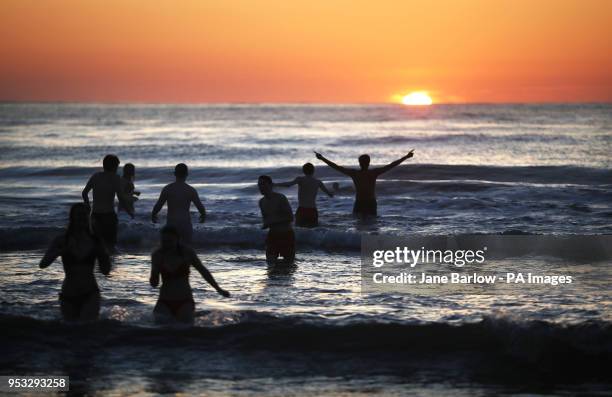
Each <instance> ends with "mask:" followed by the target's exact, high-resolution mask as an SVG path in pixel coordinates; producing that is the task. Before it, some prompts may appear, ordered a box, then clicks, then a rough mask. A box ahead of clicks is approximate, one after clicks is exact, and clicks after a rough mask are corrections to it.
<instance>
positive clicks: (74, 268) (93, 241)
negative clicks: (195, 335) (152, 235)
mask: <svg viewBox="0 0 612 397" xmlns="http://www.w3.org/2000/svg"><path fill="white" fill-rule="evenodd" d="M413 152H414V151H410V152H409V153H408V154H406V155H405V156H403V157H402V158H400V159H397V160H395V161H393V162H392V163H389V164H387V165H385V166H383V167H379V168H370V157H369V156H368V155H367V154H364V155H361V156H360V157H359V166H360V168H359V169H352V168H345V167H342V166H339V165H338V164H336V163H334V162H332V161H330V160H328V159H327V158H325V157H324V156H323V155H322V154H320V153H317V152H315V156H316V158H317V159H319V160H321V161H323V162H324V163H326V164H327V165H328V166H330V167H331V168H333V169H334V170H336V171H338V172H340V173H342V174H344V175H347V176H349V177H351V179H352V180H353V184H354V187H355V202H354V206H353V215H354V216H356V217H358V218H371V217H375V216H376V215H377V201H376V179H377V178H378V176H380V175H381V174H383V173H385V172H387V171H389V170H391V169H393V168H394V167H396V166H398V165H399V164H401V163H402V162H404V161H405V160H407V159H408V158H410V157H412V156H413ZM119 164H120V161H119V158H118V157H117V156H115V155H112V154H109V155H106V156H105V157H104V160H103V162H102V165H103V170H102V171H100V172H96V173H94V174H93V175H92V176H91V177H90V178H89V180H88V182H87V184H86V185H85V188H84V189H83V192H82V198H83V202H82V203H77V204H73V205H72V206H71V208H70V213H69V219H68V226H67V228H66V230H65V232H64V233H62V234H61V235H60V236H57V237H56V238H55V239H54V240H53V241H52V242H51V244H50V245H49V248H48V249H47V251H46V252H45V254H44V256H43V258H42V259H41V261H40V268H46V267H48V266H49V265H51V264H52V263H53V262H54V261H55V260H56V259H57V258H58V257H61V259H62V264H63V268H64V274H65V278H64V281H63V283H62V288H61V293H60V307H61V313H62V316H63V318H64V319H65V320H69V321H75V320H94V319H96V318H97V317H98V315H99V312H100V299H101V298H100V289H99V287H98V284H97V282H96V278H95V274H94V273H95V272H94V270H95V263H96V262H97V263H98V268H99V271H100V273H102V274H104V275H108V274H110V272H111V270H112V258H111V255H112V254H113V253H114V252H115V245H116V243H117V227H118V216H117V213H116V212H115V197H116V198H117V199H118V205H117V208H118V210H119V212H120V214H123V213H125V214H126V215H127V216H129V217H131V218H134V212H135V211H134V203H135V202H136V201H137V200H138V199H139V196H140V192H138V191H136V190H135V186H134V180H135V176H136V167H135V166H134V165H133V164H131V163H127V164H125V165H124V166H123V175H122V176H119V175H118V174H117V171H118V168H119ZM302 171H303V174H304V175H303V176H298V177H296V178H295V179H293V180H291V181H287V182H279V183H274V182H273V181H272V178H271V177H270V176H268V175H261V176H260V177H259V178H258V180H257V186H258V188H259V191H260V193H261V195H262V197H261V199H260V200H259V208H260V210H261V216H262V228H263V229H267V230H268V233H267V236H266V240H265V247H266V249H265V255H266V261H267V263H268V264H269V265H272V266H291V265H293V262H294V260H295V251H296V244H295V234H294V232H293V224H294V223H295V226H297V227H307V228H312V227H316V226H318V224H319V213H318V210H317V206H316V198H317V194H318V191H319V190H322V191H323V192H325V193H326V194H327V195H329V196H330V197H333V196H334V194H333V192H332V191H330V190H328V189H327V187H326V186H325V184H324V183H323V182H322V181H321V180H319V179H317V178H315V176H314V174H315V167H314V165H313V164H311V163H306V164H304V166H303V167H302ZM188 175H189V169H188V167H187V165H186V164H183V163H180V164H177V165H176V167H175V168H174V176H175V181H174V182H172V183H170V184H168V185H166V186H165V187H164V188H163V189H162V191H161V193H160V195H159V199H158V200H157V202H156V203H155V206H154V207H153V210H152V212H151V221H152V222H154V223H157V222H158V214H159V212H160V211H161V209H162V208H163V206H164V205H167V207H168V209H167V215H166V225H165V226H163V227H162V228H161V230H160V243H159V247H158V248H156V249H155V251H154V252H153V254H152V256H151V274H150V280H149V281H150V284H151V286H152V287H154V288H155V287H158V286H159V284H160V277H161V287H160V292H159V298H158V300H157V303H156V305H155V308H154V310H153V313H154V315H155V319H156V321H158V322H174V321H179V322H187V323H188V322H191V321H193V317H194V312H195V301H194V299H193V293H192V290H191V286H190V284H189V274H190V271H191V268H194V269H195V270H196V271H197V272H198V273H200V275H201V276H202V277H203V278H204V280H206V282H208V284H210V285H211V286H212V287H213V288H214V289H215V290H216V291H217V292H218V293H219V294H220V295H222V296H224V297H229V296H230V294H229V292H227V291H226V290H224V289H223V288H221V287H220V286H219V285H218V284H217V282H216V280H215V278H214V277H213V275H212V274H211V273H210V272H209V271H208V269H207V268H206V267H205V266H204V265H203V264H202V262H201V261H200V259H199V258H198V255H197V253H196V252H195V250H194V249H193V248H191V243H192V238H193V226H192V223H191V214H190V208H191V204H193V205H195V207H196V208H197V209H198V211H199V212H200V222H202V223H203V222H205V220H206V208H205V207H204V204H202V201H201V200H200V197H199V195H198V192H197V190H196V189H195V188H194V187H192V186H191V185H189V184H188V183H187V177H188ZM293 185H297V186H298V208H297V211H296V212H295V217H294V213H293V210H292V209H291V204H290V203H289V200H288V199H287V197H286V196H285V195H283V194H281V193H278V192H276V191H275V190H274V188H276V187H291V186H293ZM90 192H91V193H92V197H93V202H92V203H91V205H90V200H89V194H90ZM281 258H282V259H281Z"/></svg>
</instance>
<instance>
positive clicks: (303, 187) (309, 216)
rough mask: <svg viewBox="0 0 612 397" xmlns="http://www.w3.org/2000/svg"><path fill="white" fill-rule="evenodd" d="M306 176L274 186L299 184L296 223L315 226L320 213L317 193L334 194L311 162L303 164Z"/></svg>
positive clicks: (332, 195) (330, 195)
mask: <svg viewBox="0 0 612 397" xmlns="http://www.w3.org/2000/svg"><path fill="white" fill-rule="evenodd" d="M302 172H304V176H298V177H297V178H295V179H294V180H292V181H289V182H280V183H275V184H274V186H275V187H276V186H282V187H289V186H293V185H298V209H297V211H295V225H296V226H302V227H315V226H318V224H319V213H318V211H317V193H318V191H319V189H321V190H323V191H324V192H325V193H327V195H328V196H329V197H334V194H333V193H332V192H330V191H329V190H327V188H326V187H325V184H324V183H323V182H321V181H320V180H319V179H317V178H315V177H314V176H313V175H314V172H315V167H314V165H312V164H311V163H306V164H304V166H302Z"/></svg>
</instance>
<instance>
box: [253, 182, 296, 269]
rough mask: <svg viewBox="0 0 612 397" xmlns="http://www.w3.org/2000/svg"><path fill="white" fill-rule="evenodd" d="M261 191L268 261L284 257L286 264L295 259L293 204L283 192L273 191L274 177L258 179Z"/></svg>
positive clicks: (260, 203)
mask: <svg viewBox="0 0 612 397" xmlns="http://www.w3.org/2000/svg"><path fill="white" fill-rule="evenodd" d="M257 185H258V186H259V191H260V192H261V194H262V195H263V197H262V198H261V200H259V208H260V209H261V216H262V218H263V226H262V228H263V229H268V237H267V238H266V261H267V262H268V263H269V264H271V263H276V262H278V258H279V257H281V256H282V257H283V260H284V262H285V263H286V264H289V263H292V262H293V260H294V259H295V235H294V233H293V228H292V227H291V223H292V222H293V212H292V211H291V205H290V204H289V201H288V200H287V197H285V196H284V195H283V194H280V193H276V192H275V191H273V189H272V187H273V186H274V184H273V183H272V178H270V177H269V176H268V175H262V176H260V177H259V179H258V181H257Z"/></svg>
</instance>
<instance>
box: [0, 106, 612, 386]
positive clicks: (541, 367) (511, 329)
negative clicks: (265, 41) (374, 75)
mask: <svg viewBox="0 0 612 397" xmlns="http://www.w3.org/2000/svg"><path fill="white" fill-rule="evenodd" d="M411 149H415V156H414V158H412V159H410V160H407V161H406V162H405V163H404V164H403V165H401V166H399V167H398V168H396V169H394V170H393V171H391V172H389V173H387V174H385V175H383V176H382V177H380V178H379V182H378V185H377V194H378V208H379V215H380V216H379V219H378V220H377V221H376V222H361V221H358V220H355V219H354V218H352V217H351V216H350V212H351V210H352V203H353V196H354V190H353V186H352V182H351V181H350V179H348V178H347V177H345V176H344V175H342V174H339V173H337V172H335V171H334V170H332V169H330V168H329V167H327V166H325V165H324V164H323V163H321V162H319V161H318V160H316V158H315V157H314V154H313V151H314V150H316V151H318V152H321V153H323V154H324V155H325V156H326V157H328V158H329V159H331V160H333V161H335V162H337V163H338V164H341V165H343V166H352V167H356V166H357V157H358V156H359V155H361V154H363V153H368V154H370V155H371V157H372V164H373V166H378V165H383V164H386V163H388V162H391V161H393V160H395V159H396V158H399V157H401V156H403V155H404V154H406V153H407V152H408V151H409V150H411ZM611 150H612V106H610V105H436V106H431V107H423V108H416V107H414V108H411V107H403V106H396V105H376V106H375V105H344V106H332V105H193V106H179V105H95V104H88V105H84V104H2V105H0V215H1V217H0V324H1V328H2V331H1V332H2V342H1V343H0V346H2V355H0V372H1V374H6V375H11V374H20V375H32V374H57V375H60V374H61V375H69V376H70V377H71V384H72V387H73V389H74V390H77V391H79V392H84V393H92V392H93V391H96V390H98V391H100V390H101V391H104V392H107V393H113V394H134V393H143V394H149V393H150V394H157V393H161V394H164V393H167V394H173V393H179V392H184V393H188V394H211V395H217V394H218V395H225V394H233V395H262V394H264V395H290V394H297V395H320V394H336V395H346V394H356V395H359V394H384V395H389V394H391V395H393V394H397V395H401V394H404V393H406V392H412V393H415V394H420V395H422V394H430V395H445V394H447V395H461V394H465V395H475V394H491V393H518V392H522V391H527V392H531V393H544V394H546V393H552V394H563V393H565V394H574V393H579V392H581V391H585V390H590V392H601V393H602V394H605V392H606V390H608V391H609V388H610V379H609V375H606V368H609V365H610V362H611V351H612V336H611V333H610V329H611V328H610V327H611V322H612V311H611V306H610V305H611V302H612V301H611V299H610V293H609V290H610V289H609V285H610V284H609V282H610V263H607V262H604V263H601V262H597V261H592V262H591V261H586V262H585V261H582V262H580V263H577V262H576V261H573V260H569V259H568V258H563V257H526V258H520V259H518V261H519V262H518V264H517V263H515V266H519V267H520V266H523V265H524V266H526V267H528V268H529V269H532V270H535V271H536V272H539V273H548V272H551V271H552V272H556V273H567V274H572V275H574V276H575V277H576V280H577V282H575V283H573V284H572V285H571V287H565V288H550V289H549V290H547V292H545V293H543V292H542V290H541V289H538V290H537V291H536V290H534V291H531V290H529V289H528V288H525V289H524V290H523V291H522V292H521V293H520V294H514V295H504V296H498V295H492V294H482V295H461V294H448V295H441V296H432V295H431V294H429V295H416V294H401V293H375V294H374V293H373V294H365V293H362V292H361V284H360V281H361V280H360V268H359V266H360V242H361V236H362V235H363V234H366V233H367V234H381V235H385V234H390V235H399V236H414V235H424V236H428V235H459V234H474V233H482V234H510V235H513V234H526V235H529V234H556V235H567V234H609V233H611V232H612V204H611V203H612V156H610V152H611ZM107 153H114V154H116V155H118V156H119V157H120V159H121V162H122V164H125V163H126V162H131V163H134V164H135V165H136V181H135V185H136V189H137V190H139V191H140V192H142V194H141V196H140V200H139V201H138V202H137V203H136V212H137V214H136V219H134V220H130V219H129V218H128V217H123V216H122V217H120V225H119V243H118V249H119V253H118V255H117V256H116V257H115V261H114V268H113V272H112V273H111V276H110V277H107V278H106V277H103V276H101V275H99V277H98V280H99V284H100V288H101V293H102V297H103V302H102V310H101V320H100V321H99V322H96V323H94V324H78V325H74V324H65V323H63V322H61V321H60V316H59V302H58V293H59V290H60V286H61V280H62V279H63V272H62V270H61V264H60V263H59V262H58V263H56V264H54V265H52V266H51V267H50V268H48V269H45V270H40V269H38V266H37V265H38V261H39V260H40V257H41V254H42V250H44V248H45V247H46V245H47V244H48V242H49V240H50V239H51V238H53V237H54V236H56V235H57V234H59V233H61V231H62V230H63V228H64V227H65V225H66V222H67V213H68V208H69V206H70V205H71V204H72V203H75V202H79V201H80V200H81V196H80V194H81V190H82V188H83V187H84V185H85V183H86V182H87V179H88V178H89V176H90V175H91V174H92V173H93V172H95V171H97V170H99V169H100V166H101V160H102V157H103V156H104V155H105V154H107ZM179 162H184V163H187V164H188V165H189V167H190V175H189V179H188V182H189V183H191V184H192V185H193V186H194V187H196V189H197V190H198V191H199V193H200V196H201V198H202V199H203V202H204V204H205V206H206V208H207V213H208V216H207V221H206V223H205V224H198V223H197V219H198V217H197V213H195V212H194V213H193V214H192V215H193V217H192V219H193V222H194V228H195V233H194V246H195V248H196V250H197V251H198V253H199V254H200V257H201V259H202V261H203V262H204V264H205V265H206V266H207V267H208V268H209V269H210V270H211V271H212V272H213V274H214V275H215V277H216V278H217V280H218V282H219V283H220V284H221V285H222V286H223V287H224V288H225V289H227V290H228V291H230V292H231V293H232V297H231V298H229V299H224V298H221V297H220V296H218V295H216V294H215V293H214V291H213V290H212V289H211V288H210V287H208V286H207V285H206V283H205V282H204V281H203V280H201V278H199V276H198V275H197V273H195V274H192V275H191V283H192V286H193V288H194V296H195V299H196V311H197V312H196V321H195V324H194V326H190V327H180V326H159V325H156V324H154V323H153V320H152V316H151V311H152V308H153V305H154V304H155V301H156V298H157V293H158V291H157V290H156V289H153V288H151V287H150V286H149V284H148V275H149V269H150V261H149V260H150V253H151V250H152V249H153V248H154V247H155V245H156V244H157V239H158V230H159V227H160V225H163V220H164V216H165V211H163V212H162V214H161V216H160V221H161V222H160V224H159V225H156V224H152V223H151V222H150V212H151V209H152V207H153V204H154V203H155V200H156V199H157V197H158V195H159V192H160V190H161V188H162V187H163V186H164V185H165V184H167V183H170V182H172V181H173V175H172V173H173V167H174V165H175V164H176V163H179ZM305 162H312V163H313V164H314V165H315V166H316V173H315V176H316V177H318V178H320V179H322V180H323V181H324V182H325V183H326V184H327V186H328V187H329V188H330V189H332V184H333V183H337V184H338V188H337V189H336V190H335V197H333V198H329V197H327V196H326V195H325V194H320V196H319V199H318V206H319V213H320V223H321V225H320V226H319V227H317V228H314V229H297V230H296V238H297V247H298V254H297V266H296V267H295V269H292V270H287V271H278V269H272V268H269V267H268V266H267V265H266V263H265V258H264V254H263V247H264V238H265V232H264V231H263V230H261V219H260V213H259V208H258V200H259V198H260V194H259V192H258V189H257V185H256V182H257V177H258V176H259V175H261V174H267V175H270V176H271V177H272V178H273V179H274V180H275V181H277V182H280V181H288V180H292V179H293V178H295V177H296V176H298V175H300V174H301V166H302V164H303V163H305ZM278 190H279V191H280V192H282V193H284V194H286V195H287V196H288V198H289V201H290V203H291V205H292V206H293V208H294V209H295V208H296V207H297V192H296V190H295V188H281V189H278ZM193 210H194V211H195V209H193ZM465 270H466V271H467V272H468V273H467V274H471V273H470V272H469V271H470V269H465ZM556 273H555V274H556ZM517 363H518V364H517ZM517 367H520V368H523V370H521V371H516V368H517ZM508 368H512V371H508ZM585 385H587V386H585Z"/></svg>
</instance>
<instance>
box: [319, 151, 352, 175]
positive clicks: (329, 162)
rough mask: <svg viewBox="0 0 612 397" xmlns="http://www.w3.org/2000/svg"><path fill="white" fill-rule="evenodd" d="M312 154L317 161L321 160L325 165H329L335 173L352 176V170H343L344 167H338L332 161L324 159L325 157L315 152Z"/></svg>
mask: <svg viewBox="0 0 612 397" xmlns="http://www.w3.org/2000/svg"><path fill="white" fill-rule="evenodd" d="M314 153H315V155H316V156H317V158H318V159H319V160H321V161H322V162H324V163H325V164H327V165H329V166H330V167H332V168H333V169H335V170H336V171H338V172H341V173H343V174H344V175H349V176H350V175H351V174H352V171H353V170H351V169H349V168H344V167H341V166H339V165H338V164H336V163H334V162H333V161H330V160H328V159H326V158H325V156H323V155H322V154H321V153H317V152H314Z"/></svg>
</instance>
